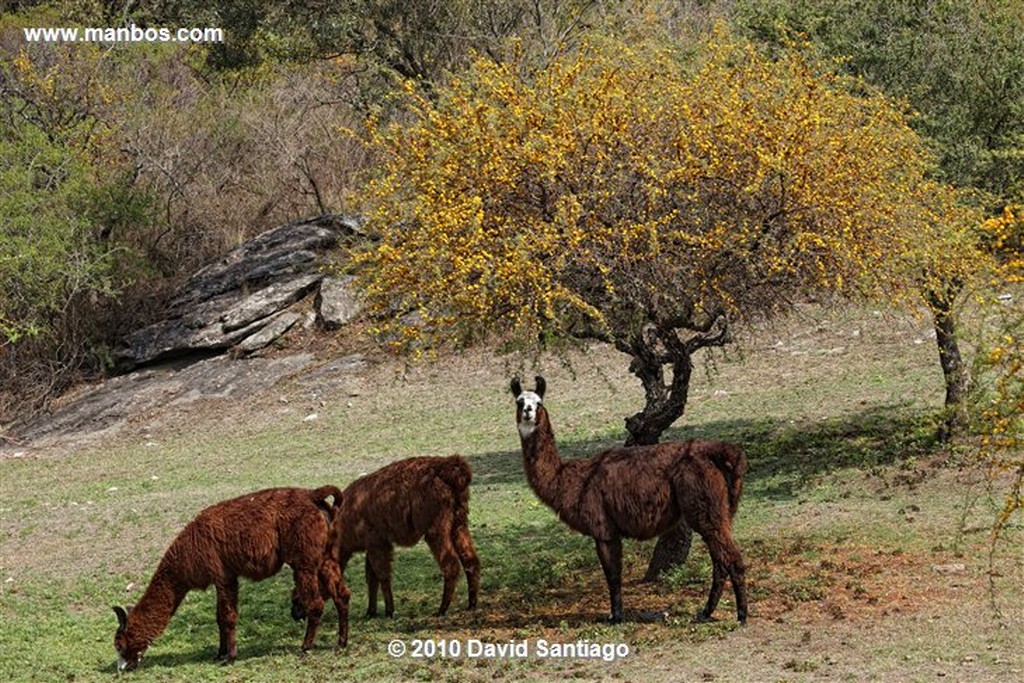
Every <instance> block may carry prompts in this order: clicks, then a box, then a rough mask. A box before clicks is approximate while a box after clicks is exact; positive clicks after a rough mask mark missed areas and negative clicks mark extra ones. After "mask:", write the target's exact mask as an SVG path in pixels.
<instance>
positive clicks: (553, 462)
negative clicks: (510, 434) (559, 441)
mask: <svg viewBox="0 0 1024 683" xmlns="http://www.w3.org/2000/svg"><path fill="white" fill-rule="evenodd" d="M520 441H521V442H522V446H523V467H524V469H525V470H526V480H527V481H528V482H530V488H532V489H533V491H534V493H536V494H537V497H538V498H540V499H541V500H542V501H544V502H545V503H547V504H548V505H549V506H551V507H552V508H554V509H556V510H557V509H558V503H559V494H560V492H561V487H560V485H559V475H560V474H561V471H562V459H561V458H560V457H559V456H558V447H557V446H556V445H555V433H554V432H553V431H552V429H551V422H550V421H549V420H548V414H547V411H546V410H544V409H543V408H542V409H541V410H539V411H538V414H537V426H536V428H535V429H534V430H533V432H532V433H531V434H530V435H529V436H526V437H524V436H522V435H520Z"/></svg>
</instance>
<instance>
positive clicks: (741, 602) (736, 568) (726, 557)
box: [697, 533, 747, 623]
mask: <svg viewBox="0 0 1024 683" xmlns="http://www.w3.org/2000/svg"><path fill="white" fill-rule="evenodd" d="M704 542H705V544H706V545H707V546H708V552H709V553H710V554H711V562H712V564H713V566H714V571H713V572H712V576H711V591H710V592H709V593H708V602H707V605H705V606H704V609H703V610H701V612H700V613H698V615H697V618H698V620H702V621H706V620H710V619H711V615H712V614H713V613H714V611H715V608H716V607H718V600H719V599H720V598H721V597H722V591H723V589H724V587H725V577H726V576H728V577H729V579H730V580H731V581H732V589H733V592H734V593H735V595H736V618H737V619H738V620H739V621H740V623H745V622H746V620H747V588H746V567H745V566H744V563H743V554H742V553H741V552H740V549H739V546H738V545H736V542H735V541H733V540H732V537H731V535H726V536H725V537H724V538H723V537H722V536H721V535H720V534H715V533H709V534H708V535H707V536H706V537H704Z"/></svg>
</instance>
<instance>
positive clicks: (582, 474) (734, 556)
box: [511, 376, 747, 623]
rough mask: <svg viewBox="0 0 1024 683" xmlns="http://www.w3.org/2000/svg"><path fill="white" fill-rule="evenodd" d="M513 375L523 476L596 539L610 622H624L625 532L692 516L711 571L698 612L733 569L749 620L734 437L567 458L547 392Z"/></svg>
mask: <svg viewBox="0 0 1024 683" xmlns="http://www.w3.org/2000/svg"><path fill="white" fill-rule="evenodd" d="M536 382H537V385H536V390H535V391H523V388H522V385H521V384H520V382H519V379H518V378H515V379H513V380H512V384H511V388H512V394H513V395H514V396H515V398H516V423H517V425H518V427H519V437H520V441H521V443H522V451H523V466H524V468H525V470H526V478H527V480H528V481H529V483H530V486H531V488H533V490H534V492H535V493H536V494H537V496H538V497H539V498H540V499H541V500H542V501H544V503H546V504H547V505H548V506H549V507H551V508H552V509H553V510H554V511H555V512H557V513H558V516H559V518H560V519H561V520H562V521H563V522H565V523H566V524H567V525H568V526H569V527H570V528H572V529H574V530H575V531H578V532H579V533H581V534H584V535H586V536H590V537H592V538H593V539H594V542H595V544H596V546H597V557H598V559H599V560H600V562H601V568H602V569H603V570H604V576H605V580H606V581H607V583H608V592H609V595H610V598H611V618H610V621H611V622H612V623H619V622H621V621H622V539H623V538H637V539H649V538H654V537H655V536H660V535H662V534H664V533H666V532H670V531H672V530H673V529H675V528H676V527H677V526H678V525H679V523H680V521H685V522H686V523H687V524H688V525H690V527H691V528H693V529H694V530H695V531H697V533H699V534H700V535H701V537H702V538H703V539H704V542H705V544H706V545H707V547H708V552H709V553H710V554H711V560H712V563H713V565H714V571H713V575H712V582H711V592H710V594H709V595H708V601H707V605H706V606H705V607H704V609H703V610H702V611H701V612H700V613H698V615H697V618H698V619H700V620H709V619H711V615H712V613H713V612H714V611H715V607H717V605H718V600H719V598H721V596H722V589H723V587H724V582H725V577H726V575H728V576H729V578H730V579H731V581H732V587H733V591H734V592H735V594H736V615H737V618H738V619H739V621H740V622H741V623H743V622H745V621H746V619H747V592H746V584H745V581H744V573H745V568H744V565H743V556H742V554H741V553H740V549H739V546H737V545H736V543H735V541H733V538H732V518H733V516H734V515H735V514H736V508H737V506H738V505H739V499H740V492H741V490H742V487H743V473H744V471H745V470H746V459H745V458H744V456H743V454H742V453H741V452H740V450H739V449H738V448H737V447H735V446H732V445H730V444H725V443H720V442H713V441H685V442H679V443H663V444H654V445H650V446H632V447H626V448H612V449H610V450H607V451H604V452H602V453H599V454H597V455H595V456H594V457H592V458H588V459H581V460H567V461H563V460H562V459H561V458H560V457H559V455H558V448H557V447H556V445H555V435H554V432H553V431H552V428H551V422H550V420H549V418H548V413H547V410H546V409H545V407H544V405H543V403H542V400H543V398H544V391H545V389H546V383H545V381H544V378H543V377H540V376H538V377H537V378H536Z"/></svg>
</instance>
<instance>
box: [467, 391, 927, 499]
mask: <svg viewBox="0 0 1024 683" xmlns="http://www.w3.org/2000/svg"><path fill="white" fill-rule="evenodd" d="M936 420H937V418H936V416H935V414H934V412H933V411H928V410H922V409H913V408H911V407H910V406H909V405H906V404H889V405H882V406H871V407H869V408H865V409H864V410H861V411H859V412H856V413H852V414H849V415H845V416H842V417H839V418H833V419H828V420H819V421H805V422H792V421H788V420H784V419H735V420H719V421H715V422H707V423H701V424H699V425H687V426H682V427H675V428H672V429H670V430H668V431H667V432H666V433H665V435H664V436H663V438H662V441H683V440H687V439H694V438H700V439H718V440H722V441H729V442H732V443H735V444H737V445H739V446H740V447H742V448H743V451H744V453H745V454H746V456H747V461H748V470H747V475H746V482H747V487H748V490H750V491H751V492H752V493H754V492H755V491H756V493H754V495H755V496H756V497H763V498H768V499H790V498H793V497H796V496H798V495H799V492H800V491H801V489H803V488H804V487H806V486H807V485H808V484H809V483H811V482H813V481H815V480H816V479H817V478H819V477H821V476H823V475H826V474H829V473H831V472H835V471H837V470H841V469H846V468H861V469H867V470H872V469H875V468H879V467H883V466H886V465H892V464H896V463H899V462H902V461H905V460H907V459H910V458H920V457H925V456H928V455H932V454H935V453H937V452H939V451H940V450H941V449H942V448H943V444H942V443H941V442H939V441H938V440H937V438H936V436H935V434H936V427H937V421H936ZM556 438H558V437H557V435H556ZM558 445H559V450H560V452H561V454H562V457H563V458H566V459H570V458H576V457H589V456H591V455H595V454H597V453H599V452H601V451H603V450H606V449H608V448H613V447H617V446H621V445H622V444H621V442H616V441H615V440H614V439H612V438H609V437H602V438H593V439H577V440H574V439H565V440H563V439H559V443H558ZM466 459H467V460H468V461H469V463H470V465H471V466H472V467H473V483H474V485H476V486H480V485H492V484H523V485H525V484H526V476H525V474H524V472H523V463H522V457H521V454H520V450H519V448H518V447H517V448H515V449H511V450H508V451H496V452H492V453H482V454H477V455H470V456H467V458H466Z"/></svg>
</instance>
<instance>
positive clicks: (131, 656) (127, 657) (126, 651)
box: [114, 607, 145, 673]
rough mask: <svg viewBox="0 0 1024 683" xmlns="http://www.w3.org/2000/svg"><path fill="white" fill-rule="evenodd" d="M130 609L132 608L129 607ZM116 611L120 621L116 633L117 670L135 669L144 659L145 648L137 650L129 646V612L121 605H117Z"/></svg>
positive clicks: (119, 671)
mask: <svg viewBox="0 0 1024 683" xmlns="http://www.w3.org/2000/svg"><path fill="white" fill-rule="evenodd" d="M130 610H131V608H129V611H130ZM114 613H115V614H117V621H118V627H117V633H116V634H114V649H115V650H117V672H118V673H124V672H126V671H134V670H135V669H136V668H137V667H138V666H139V662H141V661H142V655H143V653H144V652H145V648H143V649H142V650H137V651H136V650H134V649H133V648H131V647H129V645H128V633H127V631H128V613H127V612H126V611H125V610H124V609H122V608H120V607H115V608H114Z"/></svg>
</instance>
